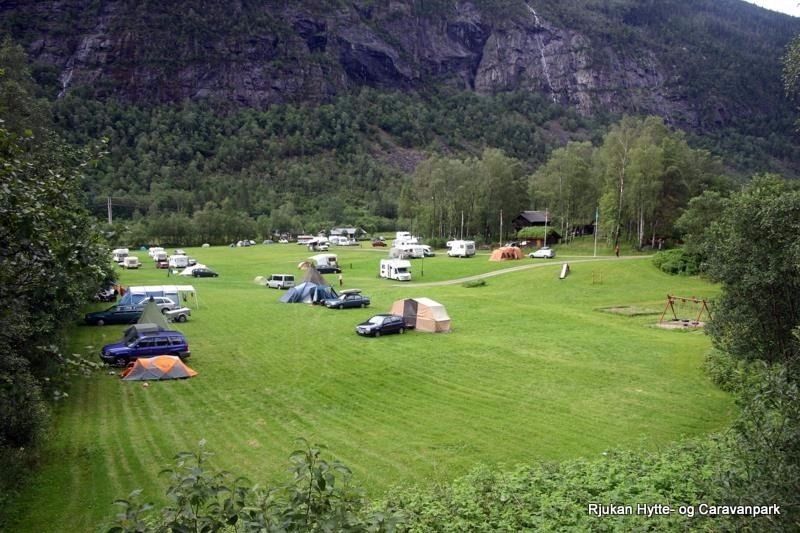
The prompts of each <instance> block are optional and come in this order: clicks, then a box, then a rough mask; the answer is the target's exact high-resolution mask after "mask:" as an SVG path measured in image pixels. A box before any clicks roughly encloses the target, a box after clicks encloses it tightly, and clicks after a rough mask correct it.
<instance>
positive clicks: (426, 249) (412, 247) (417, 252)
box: [395, 244, 433, 259]
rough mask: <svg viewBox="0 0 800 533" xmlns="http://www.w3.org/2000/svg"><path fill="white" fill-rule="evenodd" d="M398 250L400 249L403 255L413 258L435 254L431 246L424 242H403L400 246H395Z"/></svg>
mask: <svg viewBox="0 0 800 533" xmlns="http://www.w3.org/2000/svg"><path fill="white" fill-rule="evenodd" d="M395 248H396V249H397V250H400V252H401V254H400V256H401V257H410V258H412V259H419V258H422V257H430V256H431V255H433V252H432V251H431V247H430V246H426V245H424V244H401V245H400V246H395Z"/></svg>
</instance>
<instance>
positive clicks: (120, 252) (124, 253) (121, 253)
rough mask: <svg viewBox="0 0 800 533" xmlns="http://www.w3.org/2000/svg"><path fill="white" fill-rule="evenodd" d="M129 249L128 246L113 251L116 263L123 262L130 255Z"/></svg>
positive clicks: (113, 258)
mask: <svg viewBox="0 0 800 533" xmlns="http://www.w3.org/2000/svg"><path fill="white" fill-rule="evenodd" d="M128 253H129V251H128V249H127V248H117V249H115V250H112V251H111V260H112V261H114V262H115V263H119V264H122V262H123V261H124V260H125V258H126V257H128Z"/></svg>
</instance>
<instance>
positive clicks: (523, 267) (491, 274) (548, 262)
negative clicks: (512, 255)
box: [393, 255, 653, 287]
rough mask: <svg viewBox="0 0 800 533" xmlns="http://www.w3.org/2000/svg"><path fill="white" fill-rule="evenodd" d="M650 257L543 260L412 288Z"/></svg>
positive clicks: (405, 285) (417, 285)
mask: <svg viewBox="0 0 800 533" xmlns="http://www.w3.org/2000/svg"><path fill="white" fill-rule="evenodd" d="M652 257H653V256H652V255H628V256H622V257H592V258H591V259H575V260H572V261H552V260H544V261H545V262H537V263H528V264H526V265H519V266H515V267H509V268H503V269H501V270H493V271H492V272H485V273H483V274H477V275H475V276H467V277H465V278H458V279H448V280H445V281H434V282H431V283H415V284H414V285H413V286H414V287H438V286H442V285H457V284H459V283H465V282H467V281H473V280H476V279H484V278H491V277H494V276H501V275H503V274H510V273H512V272H519V271H520V270H529V269H531V268H542V267H548V266H560V265H563V264H564V263H569V264H575V263H597V262H602V261H630V260H632V259H650V258H652ZM393 287H408V285H407V284H403V285H400V284H397V285H393Z"/></svg>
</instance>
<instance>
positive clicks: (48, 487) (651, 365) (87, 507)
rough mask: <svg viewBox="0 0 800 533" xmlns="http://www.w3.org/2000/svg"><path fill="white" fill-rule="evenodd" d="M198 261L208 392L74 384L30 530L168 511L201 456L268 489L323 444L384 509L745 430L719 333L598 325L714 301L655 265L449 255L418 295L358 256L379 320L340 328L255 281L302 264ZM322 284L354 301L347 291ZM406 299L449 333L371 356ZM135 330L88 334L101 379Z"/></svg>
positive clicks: (278, 253) (353, 269) (200, 357)
mask: <svg viewBox="0 0 800 533" xmlns="http://www.w3.org/2000/svg"><path fill="white" fill-rule="evenodd" d="M579 251H582V250H580V249H579ZM187 252H188V253H189V254H190V255H192V256H193V257H196V258H197V259H198V262H200V263H206V264H210V265H214V268H215V270H217V271H218V272H220V277H219V278H216V279H208V278H199V279H192V284H193V287H194V289H195V291H196V293H195V294H196V296H197V301H194V300H193V299H191V298H190V299H189V301H188V302H187V304H188V305H189V306H190V307H191V308H192V317H191V320H189V321H188V322H185V323H178V324H174V325H173V326H174V327H175V328H176V329H178V330H180V331H181V332H182V333H183V334H184V335H185V336H186V337H187V339H188V340H189V344H190V345H191V351H192V357H191V360H190V361H189V364H190V366H191V368H192V369H193V370H194V371H196V372H197V376H196V377H193V378H192V379H180V380H173V381H154V382H149V386H148V387H144V386H142V384H141V382H136V381H123V380H120V379H119V375H118V374H115V375H109V374H108V372H107V370H108V369H107V368H106V369H104V370H103V371H100V372H96V373H94V374H93V375H91V376H90V377H88V378H85V379H78V380H76V381H75V383H74V385H73V391H72V392H71V394H70V395H71V397H72V398H74V401H70V402H66V403H64V404H63V405H62V406H61V407H60V409H59V411H58V413H57V417H58V421H57V422H58V423H57V424H56V425H55V428H56V430H55V432H54V434H53V435H52V436H51V438H50V439H49V440H48V443H47V444H46V447H47V450H46V451H47V453H46V455H45V456H46V457H47V458H48V459H46V460H45V464H43V465H42V469H43V470H42V474H41V475H40V476H39V478H38V479H39V481H38V482H37V483H34V484H32V485H31V486H30V487H29V488H28V489H27V492H26V493H25V495H24V502H25V513H26V514H25V515H24V516H23V517H22V518H21V527H22V529H24V530H30V531H32V530H46V529H47V527H45V524H52V523H59V524H63V529H64V530H70V531H87V530H92V529H93V528H94V527H95V526H96V524H98V523H101V522H103V521H105V520H108V519H109V518H110V515H111V514H112V513H113V512H114V509H113V508H112V506H111V505H110V503H111V501H112V500H113V499H114V498H119V497H125V496H126V495H128V494H129V493H130V492H131V491H133V490H134V489H139V488H141V489H144V491H145V493H147V494H148V495H149V497H151V498H159V497H163V496H162V495H163V487H162V482H163V479H162V478H161V477H159V475H158V473H159V471H161V470H162V469H163V468H164V467H165V466H166V465H168V464H170V462H171V461H172V458H173V456H174V455H175V453H177V452H178V451H181V450H192V449H195V448H196V446H197V443H198V442H199V441H200V440H202V439H205V440H206V441H207V443H208V444H207V446H208V448H209V449H211V450H213V451H214V452H215V453H216V455H215V457H214V461H215V464H216V465H218V466H219V467H220V468H223V469H227V470H230V471H232V472H237V473H240V472H246V473H247V475H248V477H251V478H252V479H253V480H254V481H256V480H261V479H264V480H267V479H282V476H284V471H285V468H286V467H285V461H284V459H285V457H286V456H287V455H288V454H289V453H290V452H291V451H292V450H293V449H295V448H296V440H295V439H296V438H297V437H305V438H307V439H309V440H310V441H313V442H319V443H323V444H325V445H326V446H327V447H328V448H329V449H330V450H332V451H333V452H334V453H335V455H336V457H338V458H339V459H341V460H342V461H343V462H345V463H346V464H347V465H348V466H349V467H351V468H352V470H353V471H354V475H355V477H356V479H357V480H358V482H359V484H360V486H362V487H364V488H365V489H366V490H367V491H368V494H370V495H377V494H380V493H381V492H382V491H384V490H386V489H387V488H389V487H392V486H394V485H397V484H401V483H406V484H407V483H416V484H420V485H423V486H428V485H431V484H433V483H436V482H445V481H449V480H452V479H454V478H455V477H457V476H459V475H462V474H464V473H466V472H468V471H469V470H470V469H472V468H473V467H475V465H477V464H488V465H501V464H506V465H511V464H517V463H521V462H525V461H537V460H558V459H567V458H578V457H585V458H597V457H600V456H601V455H602V454H603V453H604V452H607V451H608V450H610V449H617V448H622V449H639V448H647V449H656V448H658V447H660V446H663V445H665V444H667V443H671V442H674V441H677V440H679V439H680V438H682V437H686V436H694V435H701V434H706V433H708V432H711V431H714V430H718V429H720V428H723V427H725V426H726V424H728V423H729V422H730V420H731V418H732V416H733V415H734V413H735V407H734V405H733V401H732V399H731V398H730V397H729V396H728V395H727V394H725V393H723V392H722V391H720V390H719V389H718V388H716V387H715V386H713V385H712V384H711V382H710V381H709V379H708V377H707V376H706V375H704V374H703V372H702V370H701V363H702V358H703V355H704V353H705V352H706V351H707V349H708V347H709V341H708V339H707V337H705V336H704V335H703V334H702V333H701V332H675V331H666V330H661V329H658V328H655V327H652V324H653V323H654V322H656V320H657V318H658V317H657V316H655V317H654V316H652V315H641V316H639V315H637V316H624V315H619V314H612V313H607V312H601V311H599V310H600V309H603V308H609V307H612V306H638V307H642V308H645V307H646V308H656V309H661V308H662V307H663V301H664V295H665V294H667V293H668V292H670V291H673V292H674V293H676V294H687V295H689V294H691V295H696V296H702V297H708V296H712V295H714V294H716V291H717V289H716V287H714V286H712V285H709V284H708V283H706V282H703V281H701V280H699V279H697V278H694V277H675V276H668V275H666V274H663V273H661V272H660V271H658V270H657V269H656V268H655V267H654V266H653V265H652V263H651V261H650V259H649V258H648V257H633V258H624V259H616V258H613V257H612V254H611V253H610V252H609V251H607V250H606V251H605V255H604V256H603V257H601V258H598V260H596V261H593V260H592V257H591V254H589V255H588V256H575V257H570V252H569V249H567V248H561V249H559V250H558V253H559V256H558V257H559V259H558V260H554V261H547V262H541V261H538V262H534V261H532V260H530V259H527V258H526V259H523V260H520V261H511V262H490V261H489V253H488V252H479V253H478V255H476V256H475V257H474V258H472V259H470V260H468V261H465V260H459V259H456V258H450V257H447V254H446V253H441V251H438V250H437V252H439V253H437V255H436V257H432V258H425V259H414V260H412V264H413V265H414V267H415V274H414V275H415V277H414V279H413V281H411V282H402V283H400V282H396V281H394V280H384V279H380V278H379V277H378V264H379V261H380V260H381V259H383V258H385V257H386V256H387V251H386V249H381V248H378V249H374V248H372V247H371V246H366V245H365V246H364V247H355V246H353V247H346V248H341V249H339V250H338V251H337V253H338V255H339V265H340V267H341V268H342V273H343V278H344V287H343V288H345V289H347V288H354V287H358V288H360V289H362V290H363V291H364V292H365V293H366V294H369V295H370V297H371V305H370V307H369V308H366V309H352V310H349V311H345V312H330V311H328V310H327V309H325V307H324V306H315V305H305V304H301V305H286V304H284V303H282V302H280V298H281V297H283V296H285V295H286V294H287V291H276V290H270V289H267V288H266V287H265V286H264V285H263V284H259V283H256V282H255V281H254V280H255V278H256V277H257V276H263V277H264V278H266V277H268V276H269V275H270V274H272V273H290V274H294V275H295V277H296V280H297V281H298V282H299V281H300V280H302V279H303V275H304V273H303V272H302V271H301V270H299V269H298V268H297V266H298V263H299V262H301V261H303V260H305V259H306V258H307V256H308V255H310V253H309V252H308V250H306V249H305V248H304V247H299V246H296V245H281V244H276V245H271V246H259V245H257V246H251V247H241V248H229V247H227V246H217V247H209V248H195V249H187ZM562 260H563V261H566V260H569V261H570V264H571V268H572V272H571V274H570V276H569V277H568V278H567V279H566V280H559V279H558V275H559V271H560V269H561V265H562V263H563V261H562ZM421 261H424V275H421V271H422V268H420V267H421V266H422V263H421ZM148 267H149V265H148ZM509 267H530V268H525V269H521V270H516V271H510V272H508V273H504V274H502V275H498V276H494V277H491V278H487V282H486V284H485V285H483V286H479V287H475V288H468V287H465V286H464V285H463V284H462V283H451V284H446V285H436V283H442V282H447V281H449V280H458V279H461V278H465V277H468V276H474V275H478V274H483V273H490V272H492V271H499V270H503V269H508V268H509ZM593 273H595V274H596V273H602V283H597V282H593V280H595V279H598V276H593ZM119 275H120V281H121V282H122V283H123V284H125V285H126V286H145V285H161V284H164V283H165V282H166V279H167V278H166V277H165V275H164V272H163V271H162V270H158V269H155V268H152V267H149V268H143V269H139V270H135V271H127V270H126V271H122V270H120V273H119ZM324 277H325V279H326V280H327V281H328V283H329V284H331V285H333V286H334V287H335V288H336V289H338V282H337V275H335V274H327V275H324ZM406 298H415V299H416V298H430V299H432V300H434V301H436V302H440V303H442V304H443V305H444V306H445V307H446V310H447V314H448V315H449V319H450V328H451V331H450V332H447V333H436V334H430V333H425V332H421V331H420V332H417V331H410V332H408V333H407V334H405V335H391V336H387V337H381V338H379V339H369V340H366V339H363V338H361V337H359V336H358V335H356V334H355V333H354V332H353V327H354V326H355V325H356V324H357V323H358V322H360V321H362V320H366V319H367V318H369V317H370V316H372V315H374V314H376V313H388V312H390V310H391V309H392V305H393V304H394V303H395V302H396V301H400V300H403V299H406ZM198 304H199V305H198ZM107 305H108V304H97V308H98V309H101V308H103V306H107ZM123 329H124V326H104V327H90V326H76V327H75V329H74V332H73V337H72V343H71V349H72V351H73V352H75V353H81V354H84V355H85V357H86V358H87V359H92V360H97V354H98V350H99V348H100V347H101V346H103V345H104V344H107V343H110V342H115V341H117V340H118V339H119V337H120V336H121V332H122V331H123ZM371 341H374V342H371ZM45 509H46V510H45Z"/></svg>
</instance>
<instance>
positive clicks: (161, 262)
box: [156, 259, 169, 268]
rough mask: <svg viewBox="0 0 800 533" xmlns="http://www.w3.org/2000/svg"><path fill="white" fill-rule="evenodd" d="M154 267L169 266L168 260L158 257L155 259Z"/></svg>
mask: <svg viewBox="0 0 800 533" xmlns="http://www.w3.org/2000/svg"><path fill="white" fill-rule="evenodd" d="M156 268H169V261H167V260H166V259H159V260H158V261H156Z"/></svg>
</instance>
